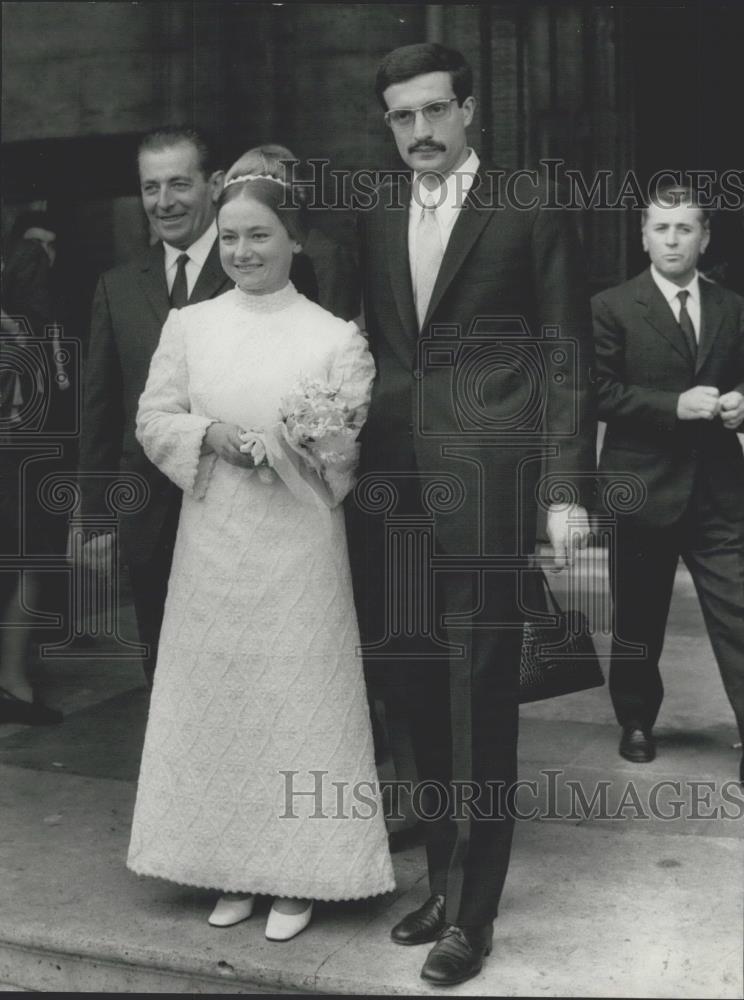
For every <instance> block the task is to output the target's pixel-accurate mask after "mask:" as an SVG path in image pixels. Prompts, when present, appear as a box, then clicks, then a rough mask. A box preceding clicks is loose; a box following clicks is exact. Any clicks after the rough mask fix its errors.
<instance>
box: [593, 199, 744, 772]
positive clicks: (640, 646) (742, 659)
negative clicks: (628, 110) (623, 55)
mask: <svg viewBox="0 0 744 1000" xmlns="http://www.w3.org/2000/svg"><path fill="white" fill-rule="evenodd" d="M642 240H643V248H644V250H645V251H646V252H647V253H648V255H649V258H650V260H651V266H650V267H649V268H648V269H647V270H645V271H643V272H642V273H641V274H639V275H637V276H636V277H635V278H632V279H631V280H630V281H626V282H625V283H624V284H622V285H618V286H617V287H616V288H611V289H608V290H607V291H605V292H601V293H600V294H598V295H595V296H594V298H593V300H592V310H593V314H594V335H595V341H596V352H597V372H598V381H599V407H600V419H602V420H606V421H607V433H606V436H605V439H604V445H603V450H602V455H601V458H600V470H602V471H605V472H608V473H613V472H614V473H633V474H634V475H635V476H637V477H638V479H639V481H640V483H641V484H642V486H643V491H644V492H645V495H646V497H645V502H644V503H643V504H642V505H640V506H639V508H638V509H637V510H636V511H634V512H633V513H628V514H625V515H620V516H619V517H618V521H617V529H616V537H615V543H614V546H613V552H612V554H611V564H610V573H611V576H610V580H611V584H612V587H613V597H614V603H615V630H614V634H615V639H614V640H613V647H612V659H611V665H610V693H611V696H612V702H613V705H614V708H615V714H616V716H617V720H618V722H619V723H620V726H621V727H622V735H621V739H620V748H619V749H620V754H621V756H622V757H624V758H625V759H626V760H630V761H633V762H635V763H644V762H648V761H651V760H653V759H654V757H655V755H656V743H655V739H654V735H653V726H654V723H655V721H656V716H657V714H658V712H659V709H660V707H661V702H662V698H663V695H664V688H663V685H662V681H661V675H660V673H659V658H660V656H661V651H662V647H663V644H664V632H665V629H666V622H667V615H668V613H669V605H670V601H671V596H672V588H673V585H674V575H675V571H676V569H677V562H678V560H679V557H680V556H682V558H683V559H684V561H685V563H686V565H687V567H688V569H689V570H690V573H691V575H692V579H693V581H694V583H695V588H696V590H697V593H698V597H699V599H700V604H701V607H702V611H703V617H704V619H705V624H706V628H707V630H708V635H709V637H710V640H711V643H712V645H713V651H714V653H715V656H716V660H717V661H718V666H719V668H720V671H721V677H722V678H723V683H724V686H725V688H726V693H727V695H728V697H729V701H730V702H731V705H732V707H733V709H734V714H735V716H736V721H737V724H738V727H739V733H740V738H741V739H744V455H742V449H741V447H740V444H739V441H738V440H737V434H736V431H737V428H741V426H742V423H744V299H742V298H741V297H740V296H739V295H737V294H736V293H735V292H733V291H729V290H727V289H725V288H722V287H721V286H720V285H717V284H715V283H714V282H712V281H709V280H707V279H705V278H704V277H703V276H702V275H701V274H699V272H698V269H697V266H698V261H699V258H700V256H701V255H702V254H703V253H704V252H705V249H706V247H707V246H708V243H709V241H710V223H709V219H708V216H707V213H706V212H705V211H703V210H702V209H701V208H700V207H699V206H698V204H697V203H696V200H695V196H694V192H693V191H692V190H690V189H688V188H684V187H676V188H668V189H666V190H664V191H660V192H659V193H658V194H657V196H656V197H655V198H654V200H652V201H651V202H650V203H649V205H648V206H647V208H645V209H644V211H643V217H642ZM628 644H632V645H634V646H635V647H636V650H635V652H633V651H631V650H629V649H628ZM740 778H741V779H742V780H744V759H742V762H741V765H740Z"/></svg>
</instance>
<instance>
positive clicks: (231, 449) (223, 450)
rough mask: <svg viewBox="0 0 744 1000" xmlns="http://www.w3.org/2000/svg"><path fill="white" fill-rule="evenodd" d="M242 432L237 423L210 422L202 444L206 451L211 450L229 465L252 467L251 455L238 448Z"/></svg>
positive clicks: (244, 467) (240, 443)
mask: <svg viewBox="0 0 744 1000" xmlns="http://www.w3.org/2000/svg"><path fill="white" fill-rule="evenodd" d="M242 433H243V429H242V428H241V427H238V426H237V424H221V423H218V424H210V425H209V427H208V428H207V433H206V434H205V435H204V444H205V446H206V449H207V450H208V451H213V452H214V453H215V454H216V455H218V456H219V457H220V458H222V459H224V460H225V461H226V462H229V463H230V465H239V466H240V467H241V468H243V469H252V468H253V465H254V462H253V457H252V456H251V455H250V454H247V453H244V452H242V451H241V450H240V446H241V445H242V444H243V441H242V439H241V437H240V435H241V434H242Z"/></svg>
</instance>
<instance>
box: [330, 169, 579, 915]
mask: <svg viewBox="0 0 744 1000" xmlns="http://www.w3.org/2000/svg"><path fill="white" fill-rule="evenodd" d="M539 193H540V194H544V192H539ZM534 194H535V191H534V190H530V191H522V192H521V196H522V200H523V201H526V200H527V198H528V196H530V195H534ZM378 195H379V200H378V203H377V205H376V207H375V208H374V209H372V210H371V211H369V212H367V213H364V216H363V218H362V219H361V249H362V279H363V285H364V303H365V315H366V320H367V329H368V333H369V339H370V346H371V349H372V352H373V354H374V356H375V360H376V363H377V366H378V376H377V380H376V383H375V386H374V390H373V397H372V403H371V407H370V411H369V417H368V421H367V424H366V427H365V429H364V431H363V444H362V458H361V475H362V478H361V480H360V483H359V486H358V488H357V491H356V493H355V496H354V501H353V503H350V509H349V523H350V527H351V531H350V551H351V555H352V566H353V570H354V577H355V592H356V597H357V602H358V609H359V616H360V623H361V631H362V637H363V641H364V642H365V643H366V644H373V645H374V644H375V643H379V642H380V640H383V641H384V640H385V638H386V637H387V640H388V645H387V647H386V648H385V649H384V650H383V656H382V664H381V663H380V659H378V657H377V656H376V655H375V654H376V653H377V654H379V653H380V651H381V648H382V647H380V646H379V645H378V647H377V649H376V650H375V649H372V648H370V646H369V645H368V648H367V651H366V652H367V669H368V675H369V676H370V677H372V678H374V674H375V671H376V670H378V669H379V668H380V667H381V666H382V667H383V669H384V671H385V673H386V674H387V675H388V678H396V677H397V678H399V679H401V684H400V694H401V697H404V698H406V699H407V705H408V711H409V715H410V721H411V731H412V737H413V741H414V751H415V754H416V760H417V766H418V771H419V778H420V780H421V781H422V782H431V781H436V782H441V783H443V784H445V785H449V783H450V782H451V781H453V780H454V781H460V782H475V783H476V786H477V788H478V789H481V790H482V789H483V787H484V786H485V783H486V782H489V781H491V782H504V783H505V784H506V785H508V784H510V783H511V782H513V781H514V779H515V778H516V746H517V720H518V705H517V696H518V666H519V652H520V640H521V631H520V628H519V627H518V622H519V621H520V619H521V617H522V614H521V612H520V611H519V609H518V607H517V603H518V600H517V587H516V583H517V574H516V572H515V569H514V566H515V560H517V559H519V558H520V557H524V556H525V555H526V554H527V553H529V552H530V551H531V550H532V547H533V544H534V537H535V522H536V510H537V504H536V499H535V490H536V487H537V484H538V480H539V478H540V471H541V456H542V454H543V451H544V452H545V455H546V460H545V472H547V474H548V476H556V477H559V478H560V479H561V480H563V481H564V482H568V483H570V484H571V486H572V487H574V488H575V489H576V491H577V493H578V495H579V497H583V496H584V495H585V494H586V492H587V488H588V487H589V485H590V479H591V475H592V473H593V470H594V452H595V431H596V425H595V419H594V412H593V405H592V393H591V391H590V384H589V367H590V363H591V359H592V355H593V351H592V341H591V329H590V320H589V310H588V296H587V294H586V290H585V285H584V278H583V264H582V260H581V253H580V250H579V246H578V241H577V239H576V237H575V234H574V233H573V229H572V224H571V220H570V216H569V215H568V213H565V212H556V211H546V210H541V209H539V208H530V209H527V210H520V209H518V208H516V207H514V206H506V207H498V204H497V203H498V195H497V190H496V184H495V181H494V178H493V177H492V176H491V175H490V174H489V172H488V171H487V169H485V168H484V167H483V165H481V168H480V170H479V173H478V175H477V177H476V182H475V184H474V186H473V189H472V190H471V191H470V192H469V194H468V196H467V198H466V201H465V203H464V206H463V208H462V209H461V210H460V212H459V215H458V217H457V221H456V222H455V224H454V228H453V230H452V233H451V236H450V238H449V242H448V244H447V246H446V250H445V253H444V258H443V260H442V263H441V267H440V269H439V273H438V277H437V280H436V284H435V286H434V290H433V292H432V296H431V300H430V304H429V309H428V315H427V316H426V318H425V320H424V323H423V324H422V329H421V331H419V328H418V322H417V318H416V312H415V308H414V298H413V291H412V279H411V270H410V264H409V254H408V226H409V202H410V179H409V177H408V176H405V177H403V178H402V179H401V180H400V186H399V187H398V182H397V181H391V182H389V183H387V184H386V185H383V186H382V187H381V188H380V190H379V191H378ZM546 326H547V327H551V328H553V330H557V331H558V332H559V334H560V337H561V338H562V342H561V344H557V343H555V342H554V341H552V343H551V332H550V331H548V337H547V339H546V338H545V337H544V336H543V335H542V328H543V327H546ZM565 340H568V341H569V344H568V346H567V345H566V344H565V343H564V342H563V341H565ZM547 345H551V346H547ZM543 429H545V430H546V431H547V432H548V434H549V435H550V437H549V438H548V440H547V443H546V441H545V440H544V439H543V437H542V431H543ZM365 477H366V478H365ZM375 482H376V483H377V484H378V487H379V488H378V489H375V487H374V485H373V484H374V483H375ZM386 483H387V484H388V485H387V487H386V486H385V484H386ZM436 484H440V485H439V487H437V486H436ZM428 486H432V487H433V488H432V489H431V490H428V491H427V487H428ZM383 507H386V509H387V515H388V518H387V521H388V533H387V536H386V527H385V521H386V518H385V516H384V515H382V514H379V515H375V514H374V510H375V509H377V510H381V509H382V508H383ZM362 509H364V513H362ZM406 526H408V527H412V529H413V530H412V533H411V534H409V536H408V537H409V541H410V544H411V545H413V546H414V548H415V546H416V544H419V545H420V547H419V549H418V550H417V551H420V552H424V553H425V551H426V550H427V547H428V546H429V544H431V547H432V551H433V552H434V553H435V560H437V566H436V571H435V572H434V574H433V575H432V572H431V570H428V569H427V564H426V554H424V555H423V556H422V559H421V560H420V561H419V562H418V564H416V565H417V566H418V567H419V570H420V569H421V566H423V578H422V579H419V580H418V582H417V581H416V580H415V579H414V578H413V577H414V576H415V572H416V571H415V567H414V569H413V570H412V574H413V575H411V574H409V575H408V577H407V578H403V577H400V576H399V577H398V578H397V579H396V565H399V563H397V564H396V559H400V558H403V554H402V553H403V550H405V549H406V545H407V544H408V543H407V542H406V540H405V538H404V537H403V536H404V535H405V531H406ZM416 526H418V528H419V529H421V530H420V532H419V535H418V538H419V543H416V542H414V541H413V538H414V536H415V534H416V530H417V527H416ZM429 528H430V529H431V534H430V535H427V531H428V530H429ZM390 529H392V532H393V535H395V538H394V539H393V542H392V543H391V544H390V545H386V537H387V539H388V541H389V540H390V538H391V535H390ZM396 533H397V534H396ZM399 543H400V544H399ZM396 546H398V547H396ZM386 550H387V551H386ZM488 557H491V563H490V572H488V573H487V574H485V576H483V577H482V578H479V572H480V571H479V567H480V570H482V569H483V563H482V560H483V559H484V558H488ZM494 557H496V558H494ZM499 558H501V559H503V560H507V561H508V560H509V559H510V560H511V561H510V562H507V564H506V565H505V564H504V563H503V562H502V563H499V562H498V559H499ZM386 560H387V562H386ZM414 562H415V560H414ZM497 566H498V567H500V568H499V570H498V572H497V571H495V567H497ZM421 575H422V574H421V572H419V576H421ZM398 583H400V584H401V586H400V588H398V589H396V586H397V584H398ZM430 584H431V590H432V591H434V592H435V596H436V600H435V607H434V613H435V620H434V623H433V626H432V629H431V631H430V630H429V627H428V619H427V611H426V607H428V605H427V596H426V595H427V593H428V591H427V587H428V586H429V585H430ZM420 591H423V592H422V593H421V592H420ZM457 614H459V615H460V616H461V617H460V618H459V620H456V619H454V618H450V620H448V621H444V622H443V623H442V622H441V621H440V619H441V617H442V616H443V615H449V616H452V615H457ZM411 622H413V624H411ZM499 624H501V625H505V624H511V626H512V627H511V628H510V627H499ZM515 626H517V627H515ZM432 632H433V633H435V635H434V636H433V637H432V634H431V633H432ZM437 640H438V641H440V642H448V643H451V644H454V645H453V646H452V648H451V649H450V651H449V656H447V654H446V653H444V655H443V647H442V646H441V645H440V646H439V648H438V649H436V648H435V647H436V641H437ZM405 654H414V657H415V658H414V659H411V658H410V657H408V656H407V655H405ZM476 786H472V787H473V788H475V787H476ZM464 787H465V786H461V789H463V788H464ZM465 794H466V797H467V794H468V793H467V792H466V793H465ZM435 798H436V796H435ZM434 804H436V803H434ZM451 804H452V803H451V802H450V805H451ZM505 806H506V803H505V797H504V796H503V794H502V795H499V794H495V796H494V803H493V807H491V806H489V804H488V802H487V801H485V800H484V798H483V797H481V798H480V799H479V802H478V808H479V809H480V810H481V811H482V813H485V814H488V815H489V816H498V814H499V812H501V813H502V818H500V819H498V818H497V819H493V818H488V819H484V818H479V817H478V816H476V815H473V813H472V811H470V815H468V812H469V810H467V808H466V809H465V810H464V813H463V818H461V819H458V820H457V822H452V821H451V820H449V819H447V818H446V816H445V817H444V818H440V819H438V820H437V821H435V822H431V823H428V824H427V855H428V862H429V875H430V882H431V889H432V892H434V893H444V894H445V895H446V898H447V920H448V922H450V923H454V924H458V925H460V926H470V925H475V924H480V925H482V924H486V923H487V922H488V921H490V920H491V919H493V917H494V916H495V915H496V911H497V908H498V902H499V897H500V894H501V889H502V886H503V882H504V878H505V875H506V870H507V865H508V859H509V852H510V844H511V834H512V829H513V822H512V819H511V818H510V817H509V816H508V815H506V814H504V811H505ZM432 811H433V809H432ZM445 811H446V812H450V813H451V811H452V810H451V809H450V810H445ZM455 811H457V810H455Z"/></svg>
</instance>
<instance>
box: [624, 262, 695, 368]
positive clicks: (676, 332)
mask: <svg viewBox="0 0 744 1000" xmlns="http://www.w3.org/2000/svg"><path fill="white" fill-rule="evenodd" d="M636 301H637V302H638V304H639V305H640V306H641V308H642V310H643V312H644V315H645V318H646V320H647V322H648V323H649V325H650V326H652V327H653V328H654V330H655V331H656V332H657V333H658V334H660V335H661V336H662V337H663V338H664V339H665V340H666V341H667V342H668V343H669V344H670V345H671V346H672V347H673V348H674V350H675V351H676V352H677V353H678V354H679V355H681V357H683V358H684V359H685V361H686V362H687V363H688V364H689V365H691V366H692V364H693V358H692V355H691V354H690V349H689V347H688V346H687V341H686V340H685V335H684V333H683V332H682V328H681V327H680V325H679V323H678V322H677V321H676V319H675V318H674V313H673V312H672V310H671V307H670V305H669V303H668V302H667V300H666V299H665V298H664V296H663V295H662V294H661V292H660V291H659V289H658V288H657V286H656V282H655V281H654V279H653V278H652V277H651V271H650V270H647V271H644V272H643V274H642V275H641V276H640V277H639V279H638V289H637V293H636Z"/></svg>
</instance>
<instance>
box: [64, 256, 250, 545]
mask: <svg viewBox="0 0 744 1000" xmlns="http://www.w3.org/2000/svg"><path fill="white" fill-rule="evenodd" d="M232 284H233V283H232V282H231V281H230V279H229V278H228V277H227V275H226V274H225V272H224V271H223V270H222V267H221V265H220V259H219V249H218V245H217V241H216V240H215V243H214V245H213V246H212V249H211V250H210V252H209V255H208V256H207V259H206V260H205V262H204V266H203V267H202V269H201V272H200V273H199V277H198V279H197V281H196V285H195V286H194V289H193V291H192V294H191V297H190V299H189V301H190V302H201V301H203V300H205V299H211V298H214V297H215V296H217V295H220V294H221V293H222V292H225V291H227V290H228V289H229V288H231V287H232ZM169 310H170V303H169V299H168V286H167V284H166V280H165V268H164V253H163V245H162V243H157V244H155V245H154V246H152V247H150V248H148V249H147V250H146V251H144V253H142V254H141V255H139V256H138V257H136V258H134V260H131V261H128V262H127V263H126V264H122V265H120V266H118V267H115V268H112V269H111V270H110V271H106V272H105V273H104V274H103V275H101V278H100V279H99V282H98V286H97V288H96V292H95V296H94V298H93V306H92V315H91V335H90V346H89V352H88V360H87V364H86V371H85V403H84V413H83V431H82V437H81V442H80V471H81V472H82V473H83V475H82V476H81V480H80V485H81V491H82V500H83V504H82V510H83V513H85V514H94V513H106V512H107V507H106V504H105V493H106V488H107V482H106V480H105V479H104V477H103V476H97V475H85V473H92V474H95V473H116V472H118V471H127V472H136V473H138V474H139V475H141V476H143V477H144V479H145V480H146V481H147V483H148V486H149V488H150V497H149V500H148V502H147V504H146V505H145V506H144V507H143V508H142V509H141V510H139V511H137V512H135V513H132V514H127V515H126V516H124V517H123V518H122V521H121V537H122V541H123V543H124V547H125V551H126V553H127V558H128V559H129V560H131V561H135V562H136V561H139V560H145V559H146V558H147V557H148V555H149V554H150V553H151V552H152V550H153V547H154V544H155V541H156V540H157V537H158V534H159V532H160V529H161V527H162V525H163V521H164V519H165V516H166V513H167V512H168V510H169V508H170V507H171V505H172V504H173V503H176V502H178V500H179V498H180V494H179V491H178V489H177V488H176V487H175V486H174V485H173V483H171V481H170V480H169V479H168V478H167V477H166V476H164V475H163V474H162V472H160V471H159V470H158V469H156V467H155V466H154V465H152V463H151V462H150V461H149V460H148V459H147V458H146V456H145V453H144V451H143V450H142V446H141V445H140V444H139V442H138V441H137V439H136V437H135V418H136V415H137V405H138V402H139V397H140V395H141V394H142V391H143V389H144V388H145V382H146V381H147V375H148V372H149V369H150V360H151V358H152V355H153V353H154V351H155V348H156V347H157V345H158V341H159V339H160V331H161V329H162V326H163V324H164V323H165V320H166V317H167V316H168V312H169Z"/></svg>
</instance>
